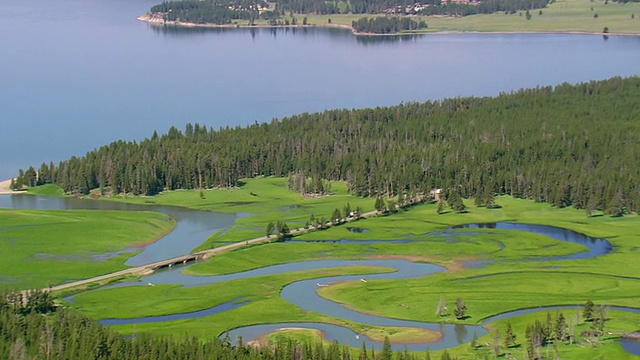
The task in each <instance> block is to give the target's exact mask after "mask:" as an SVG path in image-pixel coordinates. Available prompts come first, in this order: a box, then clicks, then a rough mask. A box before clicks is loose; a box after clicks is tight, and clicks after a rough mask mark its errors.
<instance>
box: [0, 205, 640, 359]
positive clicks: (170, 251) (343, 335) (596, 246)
mask: <svg viewBox="0 0 640 360" xmlns="http://www.w3.org/2000/svg"><path fill="white" fill-rule="evenodd" d="M0 208H17V209H99V210H126V211H158V212H162V213H164V214H167V215H168V216H171V217H173V218H175V219H176V229H175V230H174V231H173V232H171V233H170V234H168V235H166V236H165V237H163V238H162V239H161V240H159V241H158V242H156V243H154V244H151V245H148V246H146V247H145V248H144V249H143V251H142V252H140V253H139V254H137V255H135V256H133V257H131V258H130V259H129V260H128V261H127V264H128V265H141V264H145V263H149V262H152V261H156V260H161V259H165V258H168V257H171V256H176V255H180V254H184V253H188V252H190V251H191V250H192V249H193V248H195V247H197V246H198V245H200V244H201V243H202V242H203V241H204V240H205V239H206V237H207V236H209V235H210V234H211V233H213V232H214V231H216V230H219V229H221V228H224V227H228V226H230V225H231V224H233V221H234V218H235V217H237V216H242V215H228V214H221V213H214V212H207V211H196V210H189V209H185V208H179V207H171V206H157V205H133V204H125V203H117V202H107V201H93V200H81V199H73V198H54V197H42V196H0ZM461 228H496V229H507V230H517V231H525V232H532V233H536V234H542V235H545V236H548V237H550V238H553V239H556V240H559V241H568V242H573V243H578V244H581V245H583V246H585V251H583V252H579V253H575V254H571V255H568V256H561V257H551V258H535V259H524V260H523V261H547V260H567V259H586V258H593V257H596V256H601V255H604V254H607V253H609V252H610V251H611V250H612V246H611V243H609V241H607V240H606V239H599V238H592V237H588V236H586V235H583V234H580V233H576V232H574V231H571V230H567V229H562V228H557V227H552V226H545V225H530V224H518V223H509V222H498V223H488V224H467V225H462V226H457V227H455V228H450V229H447V230H445V231H439V232H434V233H433V234H434V235H445V236H449V235H451V236H456V235H458V234H459V232H458V231H456V230H457V229H461ZM359 231H366V229H359ZM427 235H429V234H427ZM401 241H404V240H401ZM344 242H351V241H348V240H345V241H344ZM357 265H361V266H378V267H384V268H393V269H395V270H396V271H395V272H391V273H381V274H367V275H348V276H332V277H322V278H317V279H311V280H302V281H297V282H294V283H291V284H289V285H287V286H285V287H284V288H283V289H282V291H281V293H280V296H282V297H283V298H284V299H285V300H287V301H289V302H290V303H292V304H294V305H296V306H298V307H299V308H301V309H304V310H308V311H313V312H317V313H321V314H326V315H329V316H331V317H335V318H340V319H345V320H349V321H353V322H357V323H362V324H368V325H372V326H393V327H414V328H422V329H427V330H432V331H437V332H439V333H440V334H441V337H440V339H438V340H437V341H433V342H420V343H412V344H393V345H392V346H393V348H394V350H402V349H404V348H405V346H406V348H407V349H408V350H409V351H423V350H424V349H425V348H430V349H432V350H438V349H444V348H449V347H453V346H457V345H459V344H463V343H467V342H469V341H470V340H471V337H472V336H473V333H474V332H475V333H476V334H477V335H478V336H482V335H484V334H485V333H486V332H487V330H486V329H485V328H484V326H485V325H486V324H488V323H490V322H492V321H495V320H498V319H503V318H510V317H514V316H518V315H522V314H524V313H528V312H532V311H540V310H549V311H551V310H556V309H563V308H571V307H574V306H554V307H548V308H536V309H525V310H518V311H513V312H509V313H505V314H500V315H496V316H494V317H491V318H488V319H485V321H484V322H483V323H482V324H480V325H461V324H455V325H454V324H443V323H428V322H420V321H409V320H400V319H393V318H387V317H382V316H375V315H370V314H364V313H361V312H358V311H355V310H351V309H347V308H345V307H344V306H342V305H340V304H338V303H335V302H333V301H330V300H327V299H325V298H323V297H321V296H319V295H318V294H317V292H316V289H317V288H318V285H325V284H330V283H336V282H341V281H351V280H361V279H362V280H366V281H369V280H376V279H394V280H402V279H408V278H415V277H421V276H427V275H430V274H434V273H437V272H440V271H443V270H444V268H442V267H440V266H437V265H434V264H428V263H418V262H411V261H408V260H355V261H354V260H318V261H303V262H291V263H286V264H279V265H273V266H268V267H264V268H259V269H254V270H249V271H244V272H240V273H234V274H227V275H214V276H189V275H185V274H183V273H182V272H181V271H182V270H183V269H184V268H185V267H176V268H173V269H169V270H163V271H159V272H156V273H154V274H152V275H149V276H147V277H145V278H144V279H143V281H142V282H136V283H122V284H117V285H112V286H117V287H121V286H139V285H142V284H147V283H154V284H183V286H197V285H205V284H212V283H217V282H222V281H231V280H235V279H244V278H251V277H256V276H263V275H271V274H283V273H289V272H295V271H304V270H315V269H327V268H337V267H346V266H357ZM70 300H71V299H70ZM247 303H248V301H244V300H243V299H236V300H234V301H230V302H228V303H223V304H218V305H216V306H213V307H211V308H208V309H204V310H200V311H196V312H191V313H182V314H171V315H164V316H156V317H144V318H137V319H107V320H103V321H102V322H103V323H104V324H106V325H115V324H130V323H142V322H161V321H171V320H181V319H191V318H200V317H205V316H209V315H213V314H217V313H220V312H223V311H229V310H233V309H235V308H237V307H240V306H243V305H245V304H247ZM611 308H612V309H616V310H623V311H631V312H636V313H638V312H640V310H638V309H633V308H621V307H611ZM288 327H295V328H308V329H317V330H320V331H322V332H323V335H324V337H325V339H326V340H327V341H333V340H337V341H339V342H340V343H342V344H346V345H350V346H355V347H359V346H361V345H362V342H364V343H365V344H366V345H367V347H368V348H375V349H380V348H381V346H382V344H381V343H380V342H376V341H373V340H371V339H369V338H368V337H367V336H364V335H362V334H356V333H355V332H354V331H353V330H351V329H349V328H345V327H342V326H338V325H334V324H327V323H310V322H306V323H278V324H260V325H253V326H246V327H240V328H236V329H233V330H231V331H230V332H229V335H230V336H231V337H232V338H237V337H238V336H242V337H243V338H244V339H245V340H250V339H254V338H256V337H259V336H261V335H264V334H268V333H270V332H273V331H276V330H278V329H281V328H288ZM620 343H621V345H622V346H623V348H624V349H625V350H626V351H627V352H630V353H633V354H636V355H640V345H638V344H639V343H638V342H637V341H633V340H626V339H622V340H620Z"/></svg>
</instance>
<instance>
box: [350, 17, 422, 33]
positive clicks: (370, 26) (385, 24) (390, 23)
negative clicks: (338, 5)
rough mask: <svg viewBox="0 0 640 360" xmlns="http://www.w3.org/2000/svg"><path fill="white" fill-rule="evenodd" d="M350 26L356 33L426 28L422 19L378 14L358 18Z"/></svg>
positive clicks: (395, 31)
mask: <svg viewBox="0 0 640 360" xmlns="http://www.w3.org/2000/svg"><path fill="white" fill-rule="evenodd" d="M351 27H352V28H353V30H354V31H355V32H358V33H372V34H394V33H398V32H403V31H411V30H419V29H426V28H427V23H426V22H425V21H424V20H420V21H415V20H413V19H410V18H408V17H399V16H380V17H374V18H366V17H365V18H360V19H359V20H357V21H355V20H354V21H353V22H352V23H351Z"/></svg>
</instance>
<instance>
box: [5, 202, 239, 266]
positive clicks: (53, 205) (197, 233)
mask: <svg viewBox="0 0 640 360" xmlns="http://www.w3.org/2000/svg"><path fill="white" fill-rule="evenodd" d="M0 208H13V209H35V210H72V209H90V210H121V211H157V212H160V213H163V214H166V215H167V216H170V217H171V218H174V219H175V220H176V227H175V229H174V230H173V231H172V232H170V233H169V234H167V235H165V236H164V237H162V238H161V239H160V240H158V241H156V242H154V243H152V244H150V245H147V246H145V247H144V248H130V249H126V250H125V251H128V252H134V251H138V250H142V251H141V252H139V253H138V254H136V255H134V256H132V257H130V258H129V259H128V260H127V261H126V262H125V264H126V265H129V266H139V265H144V264H149V263H152V262H155V261H159V260H164V259H169V258H172V257H176V256H180V255H184V254H188V253H190V252H191V251H192V250H193V249H195V248H196V247H198V246H199V245H200V244H202V243H204V241H205V240H206V239H207V237H209V235H211V234H213V233H214V232H216V231H218V230H220V229H223V228H226V227H229V226H231V225H233V223H234V221H235V219H236V218H237V217H242V216H244V215H243V214H237V215H234V214H223V213H218V212H210V211H197V210H191V209H187V208H184V207H177V206H161V205H151V204H150V205H137V204H125V203H120V202H115V201H100V200H89V199H76V198H61V197H49V196H31V195H0Z"/></svg>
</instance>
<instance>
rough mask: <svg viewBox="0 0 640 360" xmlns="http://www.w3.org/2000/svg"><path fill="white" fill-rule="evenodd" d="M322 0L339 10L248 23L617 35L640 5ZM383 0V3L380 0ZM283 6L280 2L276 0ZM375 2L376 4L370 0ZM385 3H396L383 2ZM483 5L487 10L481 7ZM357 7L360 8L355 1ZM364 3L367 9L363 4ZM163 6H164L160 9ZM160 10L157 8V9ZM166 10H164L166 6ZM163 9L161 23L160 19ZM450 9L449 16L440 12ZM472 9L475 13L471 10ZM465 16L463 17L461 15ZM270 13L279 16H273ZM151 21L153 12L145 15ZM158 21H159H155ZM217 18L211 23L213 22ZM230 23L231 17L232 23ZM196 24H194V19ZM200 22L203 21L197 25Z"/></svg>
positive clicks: (633, 24)
mask: <svg viewBox="0 0 640 360" xmlns="http://www.w3.org/2000/svg"><path fill="white" fill-rule="evenodd" d="M322 3H323V4H337V7H338V11H335V10H331V11H333V13H331V12H328V11H318V10H316V9H313V8H308V7H306V6H304V5H301V4H300V3H298V4H297V6H296V7H295V8H290V9H289V8H287V9H289V10H285V11H284V13H282V11H280V12H278V11H273V10H274V9H271V10H269V11H268V12H264V13H262V14H261V15H260V16H257V15H256V19H255V20H254V21H253V23H251V24H252V25H251V26H273V25H289V26H308V25H311V26H341V27H344V28H351V27H352V24H353V22H354V21H357V20H358V19H360V18H362V17H363V16H362V14H367V15H368V16H367V17H374V16H375V17H385V16H390V15H391V16H398V15H399V14H403V13H407V10H408V13H409V14H413V13H414V12H415V14H416V15H410V18H411V19H414V20H415V21H418V22H420V21H425V22H426V23H427V24H428V28H425V29H422V30H419V31H416V30H413V31H411V33H416V32H417V33H431V32H447V31H477V32H561V33H563V32H566V33H572V32H585V33H598V34H602V33H604V32H605V31H604V30H605V28H607V32H608V33H616V34H640V23H639V21H640V17H639V15H640V4H639V3H638V2H633V1H629V2H627V1H604V0H599V1H587V0H558V1H552V2H549V3H548V4H547V6H546V7H545V6H544V5H545V3H546V2H545V1H542V2H531V1H525V2H524V3H523V4H521V6H520V5H518V4H519V2H514V1H506V2H501V1H484V2H471V5H470V4H465V3H446V4H445V3H441V4H440V5H439V6H436V7H433V6H424V7H423V6H422V5H426V4H428V2H420V5H421V6H419V7H418V8H419V9H421V10H420V12H416V11H415V4H414V6H409V5H408V4H401V5H403V6H401V8H402V9H401V10H400V9H398V8H396V11H395V12H390V13H389V14H382V13H381V11H380V10H379V8H378V7H376V6H374V7H373V8H371V9H370V10H369V11H365V12H359V10H355V11H354V10H352V9H353V7H352V5H350V3H349V2H338V3H331V2H322ZM383 3H384V2H383ZM279 4H280V6H281V7H285V6H286V5H285V3H284V2H279ZM369 4H370V5H374V4H375V3H369ZM384 6H394V4H386V5H384ZM484 7H486V8H487V9H486V10H483V8H484ZM356 8H358V9H359V8H360V7H358V6H356ZM365 8H368V7H367V6H365ZM309 9H310V10H309ZM160 10H162V9H160ZM160 10H158V11H160ZM165 10H166V9H165ZM160 14H163V13H162V12H157V13H156V16H160V17H159V19H156V20H160V22H159V23H160V24H162V23H163V15H160ZM444 14H449V15H444ZM474 14H475V15H474ZM463 15H465V16H463ZM274 16H277V17H276V18H275V19H277V20H274V18H273V17H274ZM149 19H150V20H153V17H150V18H149ZM236 22H237V24H235V25H234V26H236V25H237V26H247V25H249V21H248V20H247V21H246V22H245V21H244V20H243V21H242V22H238V21H236ZM156 23H157V22H156ZM213 23H215V22H213ZM231 24H233V22H232V23H231ZM196 25H197V24H196ZM201 25H203V24H201Z"/></svg>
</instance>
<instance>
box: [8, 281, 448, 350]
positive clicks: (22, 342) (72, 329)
mask: <svg viewBox="0 0 640 360" xmlns="http://www.w3.org/2000/svg"><path fill="white" fill-rule="evenodd" d="M29 294H30V295H27V293H12V292H3V293H1V294H0V359H100V360H107V359H150V360H151V359H153V360H156V359H172V360H180V359H184V360H192V359H202V360H206V359H212V360H213V359H215V360H260V359H265V360H289V359H317V360H350V359H362V360H374V359H388V360H391V359H394V358H395V359H396V360H423V359H427V360H428V359H430V357H429V353H428V352H427V353H426V355H424V354H410V353H408V352H407V351H398V352H393V351H392V350H391V345H390V343H389V339H388V338H386V339H385V342H384V346H383V348H382V349H381V350H380V351H374V349H367V347H366V346H365V344H364V343H363V345H362V348H361V350H360V351H359V352H357V351H352V350H351V349H350V348H348V347H347V346H344V345H340V344H339V343H338V342H337V341H334V342H330V343H323V342H321V341H318V342H298V341H294V340H290V339H287V340H284V339H278V340H277V341H275V342H273V343H271V344H269V345H267V346H249V345H247V344H244V343H243V340H242V339H238V341H237V342H232V340H231V339H230V338H229V336H222V337H221V338H217V337H212V338H210V339H208V340H202V339H198V338H195V337H192V336H188V335H185V336H183V337H182V338H180V339H175V338H170V337H159V336H153V335H148V334H134V335H133V336H129V337H125V336H122V335H121V334H118V333H117V332H115V331H113V330H111V329H109V328H107V327H105V326H102V325H101V324H99V323H98V322H95V321H93V320H91V319H89V318H87V317H85V316H84V315H82V314H80V313H78V312H76V311H74V310H72V309H66V308H61V307H55V306H53V302H52V298H51V296H50V295H49V293H48V292H42V291H32V292H30V293H29ZM27 303H30V304H33V306H31V305H29V306H27V305H26V304H27ZM447 356H448V354H447ZM447 358H450V357H447Z"/></svg>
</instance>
